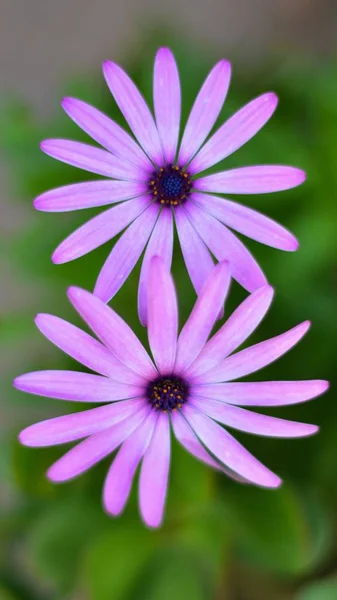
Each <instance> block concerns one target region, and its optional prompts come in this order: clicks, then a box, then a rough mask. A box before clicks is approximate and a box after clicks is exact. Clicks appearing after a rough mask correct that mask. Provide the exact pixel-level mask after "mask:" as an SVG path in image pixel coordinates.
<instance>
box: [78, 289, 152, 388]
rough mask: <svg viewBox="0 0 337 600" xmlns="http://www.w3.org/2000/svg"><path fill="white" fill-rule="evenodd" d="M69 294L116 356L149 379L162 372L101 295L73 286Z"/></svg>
mask: <svg viewBox="0 0 337 600" xmlns="http://www.w3.org/2000/svg"><path fill="white" fill-rule="evenodd" d="M68 296H69V299H70V302H71V303H72V305H73V306H74V308H75V309H76V310H77V312H78V313H79V314H80V315H81V317H82V319H84V321H85V322H86V323H87V324H88V325H89V327H90V328H91V329H92V330H93V331H94V333H95V334H96V335H97V336H98V337H99V338H100V339H101V340H102V342H103V344H105V345H106V346H107V347H108V348H109V349H110V350H111V352H112V353H113V354H114V356H116V358H118V359H119V360H120V361H121V362H122V363H123V364H124V365H126V366H127V367H129V368H130V369H132V370H133V371H135V372H136V373H139V374H140V375H141V376H142V377H145V378H146V379H152V378H154V377H156V376H157V375H158V373H157V371H156V369H155V367H154V365H153V363H152V361H151V359H150V357H149V355H148V353H147V352H146V350H145V349H144V347H143V346H142V344H141V343H140V341H139V339H138V338H137V336H136V335H135V334H134V333H133V331H132V329H131V328H130V327H129V326H128V325H127V324H126V323H125V321H123V319H121V317H119V316H118V315H117V313H115V311H114V310H112V308H110V306H107V305H106V304H104V302H102V300H100V299H99V298H98V297H97V296H94V295H93V294H90V293H89V292H87V291H85V290H81V289H80V288H76V287H71V288H69V290H68Z"/></svg>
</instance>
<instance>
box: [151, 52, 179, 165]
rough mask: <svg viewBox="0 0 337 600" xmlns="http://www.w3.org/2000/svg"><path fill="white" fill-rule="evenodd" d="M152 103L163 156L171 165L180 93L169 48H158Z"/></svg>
mask: <svg viewBox="0 0 337 600" xmlns="http://www.w3.org/2000/svg"><path fill="white" fill-rule="evenodd" d="M153 102H154V113H155V116H156V123H157V129H158V133H159V137H160V139H161V143H162V147H163V150H164V156H165V159H166V161H167V162H168V163H173V162H174V159H175V155H176V150H177V144H178V137H179V125H180V111H181V93H180V81H179V73H178V68H177V64H176V61H175V59H174V56H173V54H172V52H171V50H170V49H169V48H160V49H159V50H158V52H157V55H156V59H155V63H154V74H153Z"/></svg>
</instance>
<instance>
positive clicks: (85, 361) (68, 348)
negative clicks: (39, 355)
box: [35, 314, 145, 385]
mask: <svg viewBox="0 0 337 600" xmlns="http://www.w3.org/2000/svg"><path fill="white" fill-rule="evenodd" d="M35 323H36V325H37V327H38V328H39V330H40V331H41V332H42V333H43V335H44V336H45V337H46V338H47V339H48V340H50V341H51V342H52V343H53V344H55V346H57V347H58V348H61V350H63V352H66V354H69V356H71V357H72V358H74V359H75V360H77V361H78V362H79V363H81V364H82V365H85V366H86V367H88V369H91V370H92V371H96V372H97V373H100V375H106V376H107V377H109V378H110V379H114V380H115V381H120V382H122V383H125V382H128V383H130V384H132V385H141V384H144V381H145V380H144V379H143V377H141V376H140V375H138V373H135V372H134V371H131V369H129V368H127V367H125V365H123V364H122V363H121V362H120V361H119V360H118V359H117V358H116V357H115V356H114V355H113V354H112V353H111V352H110V351H109V350H108V349H107V348H106V347H105V346H103V344H101V343H100V342H98V341H97V340H95V339H94V338H93V337H91V335H88V334H87V333H86V332H85V331H82V329H79V328H78V327H75V325H72V324H71V323H68V322H67V321H64V320H63V319H60V318H59V317H55V316H54V315H47V314H39V315H37V317H36V319H35Z"/></svg>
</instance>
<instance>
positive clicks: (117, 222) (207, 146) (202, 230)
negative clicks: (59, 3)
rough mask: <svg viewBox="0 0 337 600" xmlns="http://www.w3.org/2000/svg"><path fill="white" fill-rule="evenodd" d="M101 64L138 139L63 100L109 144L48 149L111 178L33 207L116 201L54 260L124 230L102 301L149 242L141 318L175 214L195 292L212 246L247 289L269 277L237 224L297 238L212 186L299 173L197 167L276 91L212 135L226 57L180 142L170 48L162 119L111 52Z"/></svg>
mask: <svg viewBox="0 0 337 600" xmlns="http://www.w3.org/2000/svg"><path fill="white" fill-rule="evenodd" d="M103 72H104V76H105V79H106V82H107V84H108V86H109V88H110V91H111V93H112V94H113V96H114V98H115V101H116V103H117V105H118V107H119V108H120V110H121V112H122V113H123V115H124V117H125V120H126V121H127V123H128V125H129V127H130V129H131V131H132V133H133V134H134V136H135V138H136V140H135V139H134V138H133V137H131V136H130V135H129V134H128V133H127V132H126V131H124V130H123V129H122V128H121V127H120V126H119V125H117V123H115V122H114V121H112V120H111V119H110V118H108V117H107V116H106V115H104V114H102V113H101V112H100V111H98V110H97V109H96V108H94V107H92V106H90V105H89V104H86V103H85V102H82V101H80V100H76V99H74V98H65V99H64V100H63V102H62V106H63V108H64V110H65V111H66V113H67V114H68V115H69V117H70V118H71V119H72V120H73V121H75V123H77V125H79V126H80V127H81V128H82V129H83V130H84V131H85V132H86V133H88V134H89V135H90V136H91V137H92V139H93V140H95V141H96V142H98V144H100V145H101V146H103V148H105V150H102V149H99V148H97V147H93V146H90V145H87V144H83V143H78V142H74V141H69V140H62V139H50V140H46V141H44V142H43V143H42V145H41V148H42V150H43V151H44V152H45V153H46V154H49V155H50V156H52V157H54V158H56V159H58V160H60V161H63V162H65V163H68V164H70V165H73V166H75V167H80V168H81V169H85V170H87V171H91V172H92V173H96V174H98V175H102V176H104V177H108V178H109V179H107V180H100V181H90V182H85V183H79V184H74V185H67V186H65V187H61V188H57V189H54V190H51V191H49V192H47V193H44V194H42V195H41V196H39V197H38V198H36V200H35V207H36V208H37V209H38V210H42V211H51V212H53V211H54V212H62V211H72V210H79V209H84V208H90V207H94V206H104V205H109V204H115V203H117V202H118V203H119V204H118V206H114V207H112V208H109V209H108V210H106V211H105V212H103V213H102V214H100V215H98V216H96V217H94V218H93V219H91V220H90V221H88V222H87V223H85V224H84V225H83V226H82V227H80V228H79V229H77V230H76V231H75V232H74V233H72V234H71V235H70V236H69V237H68V238H67V239H66V240H64V241H63V242H62V243H61V244H60V245H59V246H58V248H57V249H56V250H55V252H54V254H53V261H54V262H55V263H65V262H68V261H71V260H74V259H75V258H78V257H80V256H83V255H84V254H86V253H88V252H90V251H91V250H93V249H94V248H97V247H98V246H100V245H101V244H104V243H105V242H107V241H108V240H110V239H112V238H113V237H114V236H116V235H118V234H119V233H120V232H122V231H123V230H124V229H126V228H127V229H126V231H125V232H124V233H123V235H122V236H121V237H120V239H119V240H118V241H117V243H116V244H115V246H114V248H113V249H112V251H111V253H110V255H109V257H108V258H107V260H106V262H105V264H104V266H103V268H102V270H101V272H100V275H99V277H98V280H97V283H96V287H95V294H96V295H97V296H99V297H100V298H101V299H102V300H103V301H104V302H108V301H109V300H110V299H111V298H113V296H114V295H115V294H116V293H117V291H118V290H119V288H120V287H121V286H122V285H123V283H124V281H125V280H126V278H127V277H128V275H129V274H130V272H131V270H132V269H133V267H134V266H135V264H136V262H137V261H138V259H139V257H140V255H141V254H142V252H143V250H144V249H145V247H146V245H147V248H146V250H145V255H144V260H143V264H142V270H141V276H140V283H139V292H138V308H139V316H140V320H141V322H142V323H143V324H144V325H145V324H146V318H147V308H146V302H147V298H146V289H147V277H148V266H149V261H150V258H151V257H152V256H154V255H159V256H161V257H162V259H163V260H164V262H165V264H166V265H167V266H168V267H170V265H171V259H172V247H173V216H174V218H175V222H176V227H177V231H178V237H179V241H180V245H181V249H182V253H183V256H184V260H185V263H186V267H187V270H188V272H189V275H190V278H191V281H192V283H193V286H194V288H195V290H196V293H197V294H199V292H200V290H201V288H202V285H203V282H204V281H205V278H206V277H207V276H208V275H209V273H210V271H211V270H212V267H213V260H212V256H211V253H212V254H213V255H214V256H215V258H216V259H217V260H218V261H221V260H228V261H229V263H230V265H231V272H232V276H233V277H234V278H235V279H236V280H237V281H238V282H239V283H240V284H241V285H242V286H243V287H244V288H245V289H247V290H248V291H249V292H252V291H254V290H256V289H257V288H259V287H261V286H262V285H265V284H266V278H265V276H264V274H263V272H262V271H261V269H260V267H259V265H258V264H257V262H256V261H255V260H254V258H253V257H252V255H251V254H250V252H248V250H247V249H246V247H245V246H244V245H243V243H242V242H241V241H240V240H239V239H238V238H237V237H236V236H235V235H234V234H233V233H232V232H231V229H234V230H236V231H238V232H239V233H241V234H243V235H246V236H248V237H250V238H252V239H254V240H257V241H259V242H261V243H263V244H267V245H269V246H273V247H275V248H280V249H282V250H288V251H293V250H296V249H297V247H298V243H297V240H296V239H295V237H294V236H293V235H292V234H291V233H290V232H289V231H287V230H286V229H285V228H284V227H282V226H281V225H279V224H278V223H276V222H275V221H273V220H271V219H269V218H268V217H265V216H263V215H262V214H260V213H258V212H256V211H254V210H252V209H250V208H246V207H244V206H242V205H240V204H237V203H235V202H233V201H231V200H227V199H224V198H222V197H220V196H217V195H214V194H262V193H269V192H276V191H279V190H286V189H289V188H292V187H294V186H297V185H299V184H300V183H302V182H303V180H304V178H305V175H304V173H303V171H301V170H300V169H296V168H293V167H287V166H278V165H267V166H261V165H259V166H251V167H244V168H237V169H231V170H227V171H222V172H219V173H216V174H214V175H206V176H202V175H201V176H200V174H201V173H202V172H204V171H205V170H206V169H208V168H209V167H211V166H213V165H216V164H217V163H219V162H220V161H222V160H223V159H224V158H226V157H227V156H229V155H230V154H232V153H233V152H235V151H236V150H237V149H238V148H240V147H241V146H242V145H243V144H245V143H246V142H248V141H249V140H250V139H251V138H252V137H253V136H254V135H255V134H256V133H257V132H258V131H259V130H260V129H261V128H262V127H263V125H264V124H265V123H266V122H267V121H268V119H269V118H270V117H271V115H272V114H273V112H274V110H275V108H276V105H277V97H276V96H275V94H273V93H267V94H263V95H262V96H259V97H258V98H256V99H255V100H253V101H251V102H249V103H248V104H247V105H246V106H244V107H243V108H242V109H241V110H239V111H238V112H237V113H235V114H234V115H233V116H232V117H231V118H230V119H228V121H226V122H225V123H224V124H223V125H222V126H221V127H220V128H219V129H218V130H217V131H216V132H215V133H214V134H213V135H212V136H211V137H210V138H209V139H208V141H206V140H207V137H208V135H209V133H210V132H211V130H212V128H213V126H214V124H215V122H216V120H217V117H218V115H219V113H220V110H221V107H222V105H223V102H224V100H225V97H226V94H227V90H228V87H229V81H230V73H231V68H230V64H229V63H228V62H227V61H225V60H221V61H219V62H218V63H217V64H216V65H215V66H214V67H213V69H212V70H211V72H210V73H209V75H208V77H207V78H206V80H205V82H204V84H203V86H202V87H201V89H200V92H199V94H198V96H197V98H196V100H195V102H194V105H193V107H192V110H191V113H190V116H189V118H188V121H187V124H186V127H185V129H184V132H183V135H182V140H181V143H180V145H179V144H178V138H179V129H180V112H181V110H180V108H181V91H180V81H179V74H178V69H177V65H176V62H175V59H174V56H173V54H172V52H171V51H170V50H169V49H168V48H161V49H159V51H158V53H157V55H156V58H155V64H154V78H153V99H154V113H155V119H154V118H153V116H152V114H151V112H150V110H149V108H148V106H147V104H146V103H145V101H144V98H143V97H142V95H141V94H140V92H139V91H138V89H137V88H136V86H135V84H134V83H133V82H132V80H131V79H130V78H129V76H128V75H127V74H126V73H125V72H124V71H123V69H121V67H119V66H118V65H117V64H115V63H113V62H110V61H107V62H105V63H104V65H103ZM205 141H206V143H205ZM228 227H229V228H230V229H228Z"/></svg>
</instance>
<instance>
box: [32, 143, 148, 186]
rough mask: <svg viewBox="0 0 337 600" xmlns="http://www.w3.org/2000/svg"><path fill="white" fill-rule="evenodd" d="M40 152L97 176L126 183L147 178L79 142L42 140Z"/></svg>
mask: <svg viewBox="0 0 337 600" xmlns="http://www.w3.org/2000/svg"><path fill="white" fill-rule="evenodd" d="M41 150H42V151H43V152H44V153H45V154H48V156H52V157H53V158H56V160H60V161H61V162H64V163H66V164H67V165H72V166H73V167H78V168H79V169H83V170H84V171H90V172H91V173H97V175H104V176H106V177H112V178H113V179H125V180H126V181H128V180H131V181H146V180H147V177H148V175H147V173H145V171H143V169H140V168H139V167H136V166H135V165H131V164H130V163H127V162H125V161H124V160H121V159H120V158H117V156H113V155H112V154H111V153H110V152H106V151H105V150H101V149H100V148H96V147H95V146H89V145H88V144H82V143H81V142H73V141H72V140H62V139H51V140H44V142H42V143H41Z"/></svg>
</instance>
